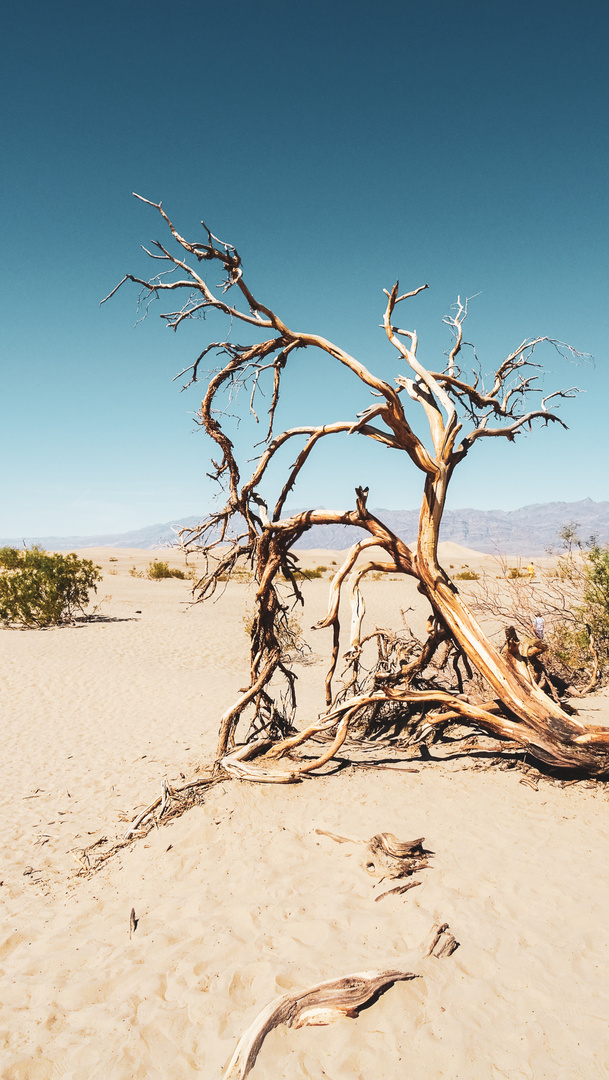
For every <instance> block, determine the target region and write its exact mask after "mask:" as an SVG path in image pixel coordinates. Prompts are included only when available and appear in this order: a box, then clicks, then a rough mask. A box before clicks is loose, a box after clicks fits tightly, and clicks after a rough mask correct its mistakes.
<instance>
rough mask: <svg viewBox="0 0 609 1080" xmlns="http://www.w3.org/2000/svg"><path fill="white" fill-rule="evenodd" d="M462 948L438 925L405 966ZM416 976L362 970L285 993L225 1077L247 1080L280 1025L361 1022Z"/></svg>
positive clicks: (256, 1025) (246, 1037)
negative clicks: (370, 1008) (370, 1006)
mask: <svg viewBox="0 0 609 1080" xmlns="http://www.w3.org/2000/svg"><path fill="white" fill-rule="evenodd" d="M457 947H458V942H457V941H456V940H455V938H454V937H453V935H452V934H451V933H450V932H449V930H448V924H447V923H443V924H442V925H440V926H438V925H435V926H433V927H432V929H431V931H430V933H429V934H428V936H427V937H426V939H425V941H424V942H423V944H422V945H421V946H420V948H419V949H413V950H411V951H410V952H408V953H407V954H406V956H404V958H403V963H404V965H409V964H411V963H412V964H413V965H415V964H416V963H417V962H419V963H420V961H421V960H424V959H426V958H427V957H429V956H435V957H437V958H442V957H445V956H450V955H451V954H452V953H453V952H454V951H455V949H456V948H457ZM416 978H418V975H417V973H416V972H413V971H407V970H406V968H405V966H404V967H402V968H398V969H395V968H394V969H390V970H388V971H359V972H356V973H355V974H353V975H344V976H343V977H342V978H340V979H330V980H329V981H328V982H322V983H318V984H317V986H312V987H310V988H309V989H308V990H303V991H302V992H301V993H295V994H282V996H281V997H278V998H275V999H274V1000H273V1001H271V1002H270V1003H269V1004H268V1005H267V1006H266V1007H265V1008H264V1009H263V1010H262V1012H260V1013H259V1014H258V1016H257V1017H256V1019H255V1020H254V1022H253V1024H251V1025H250V1027H249V1028H248V1029H247V1031H246V1032H245V1033H244V1034H243V1035H242V1036H241V1038H240V1039H239V1042H238V1044H237V1048H236V1050H235V1052H234V1054H233V1056H232V1058H231V1060H230V1062H229V1063H228V1066H227V1069H226V1072H225V1073H224V1080H245V1078H246V1077H247V1076H248V1075H249V1073H250V1072H251V1070H252V1069H253V1067H254V1065H255V1063H256V1058H257V1057H258V1054H259V1052H260V1048H261V1046H262V1044H263V1042H264V1040H265V1038H266V1036H267V1035H268V1033H269V1032H270V1031H272V1030H273V1028H276V1027H278V1026H279V1025H280V1024H286V1025H287V1027H293V1028H300V1027H309V1026H321V1025H324V1024H331V1023H333V1022H334V1021H335V1020H341V1019H342V1018H343V1017H345V1016H349V1017H352V1018H355V1017H356V1016H358V1015H359V1010H360V1009H361V1008H363V1007H364V1005H366V1004H367V1003H368V1002H370V1001H372V1000H374V999H375V998H376V997H377V996H378V995H379V994H381V993H383V992H384V991H385V990H387V989H389V987H390V986H393V984H394V983H395V982H398V981H400V980H402V981H403V980H406V979H416Z"/></svg>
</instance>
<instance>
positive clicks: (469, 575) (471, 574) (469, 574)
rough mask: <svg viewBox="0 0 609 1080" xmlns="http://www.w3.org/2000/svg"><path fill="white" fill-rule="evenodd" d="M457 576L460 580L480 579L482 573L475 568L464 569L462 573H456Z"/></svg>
mask: <svg viewBox="0 0 609 1080" xmlns="http://www.w3.org/2000/svg"><path fill="white" fill-rule="evenodd" d="M455 578H457V580H458V581H479V580H480V574H477V573H476V571H475V570H462V571H461V573H460V574H455Z"/></svg>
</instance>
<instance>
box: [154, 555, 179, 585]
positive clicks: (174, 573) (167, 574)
mask: <svg viewBox="0 0 609 1080" xmlns="http://www.w3.org/2000/svg"><path fill="white" fill-rule="evenodd" d="M148 577H149V578H150V580H151V581H162V580H163V578H172V577H173V578H180V580H181V581H185V580H186V574H185V573H184V571H183V570H178V569H177V568H175V567H173V566H170V565H169V563H166V562H161V560H160V559H154V561H153V562H151V563H150V566H149V567H148Z"/></svg>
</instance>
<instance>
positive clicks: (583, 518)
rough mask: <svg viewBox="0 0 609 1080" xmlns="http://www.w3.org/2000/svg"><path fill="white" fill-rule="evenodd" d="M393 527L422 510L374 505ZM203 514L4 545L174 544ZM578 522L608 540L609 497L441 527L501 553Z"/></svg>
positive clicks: (346, 543)
mask: <svg viewBox="0 0 609 1080" xmlns="http://www.w3.org/2000/svg"><path fill="white" fill-rule="evenodd" d="M372 513H373V514H375V515H377V516H378V517H380V518H382V520H383V521H385V522H386V524H387V525H388V526H389V528H390V529H392V530H393V532H395V533H397V534H398V536H400V537H401V538H402V539H403V540H405V541H406V542H409V541H412V540H413V539H414V537H415V536H416V535H417V525H418V519H419V511H418V510H382V509H380V510H373V511H372ZM201 520H202V518H198V517H187V518H182V519H181V520H180V521H176V522H167V523H165V524H162V525H147V526H145V527H144V528H143V529H134V530H133V531H131V532H126V533H107V534H103V535H99V536H34V537H31V536H30V537H25V538H18V539H15V538H12V539H0V546H2V547H5V546H7V547H22V545H23V543H24V542H25V543H26V544H27V546H28V547H30V546H31V545H32V544H40V545H41V547H43V548H47V549H49V550H52V551H66V550H73V549H75V548H88V547H91V548H93V547H133V548H144V549H146V550H149V549H152V548H159V547H169V546H171V545H173V544H175V542H176V532H177V530H178V529H180V528H182V527H183V526H192V525H196V524H197V523H198V522H199V521H201ZM573 523H576V524H577V531H578V534H579V536H580V537H581V538H582V540H584V541H587V540H588V538H589V537H590V536H591V535H593V536H595V537H596V539H597V540H598V542H599V543H601V544H604V543H608V542H609V502H593V500H592V499H582V500H581V501H580V502H572V503H566V502H553V503H534V504H533V505H532V506H523V507H522V508H521V509H520V510H472V509H469V510H446V511H445V513H444V518H443V521H442V528H441V531H440V539H441V540H450V541H452V542H454V543H457V544H462V545H463V546H464V547H469V548H474V549H475V550H476V551H484V552H489V553H490V554H502V555H544V554H545V553H546V552H547V551H548V549H550V548H551V549H557V548H558V547H559V546H560V540H559V536H558V534H559V532H560V530H561V529H562V528H563V526H564V525H567V524H573ZM363 535H364V533H363V531H362V530H361V529H356V528H353V527H352V526H349V525H315V526H314V527H313V528H312V529H310V530H309V532H308V533H307V534H306V536H304V537H303V538H302V539H301V540H300V541H299V542H298V544H297V545H296V547H297V548H301V549H305V548H327V549H329V550H338V551H342V550H344V549H345V548H348V547H350V546H351V544H352V543H354V542H355V540H357V539H358V538H360V537H361V536H363Z"/></svg>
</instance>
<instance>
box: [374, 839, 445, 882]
mask: <svg viewBox="0 0 609 1080" xmlns="http://www.w3.org/2000/svg"><path fill="white" fill-rule="evenodd" d="M424 839H425V837H423V836H422V837H420V839H419V840H410V841H408V842H406V843H400V841H399V840H398V839H397V837H395V836H394V835H393V833H378V835H377V836H373V837H372V839H371V840H369V841H368V844H367V847H366V853H365V855H364V867H365V869H366V872H367V873H368V874H370V875H371V877H379V878H401V877H410V875H411V874H414V873H415V871H416V870H423V869H424V868H425V867H426V866H429V858H430V857H431V856H432V855H433V852H431V851H426V850H425V848H424V847H423V840H424Z"/></svg>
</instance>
